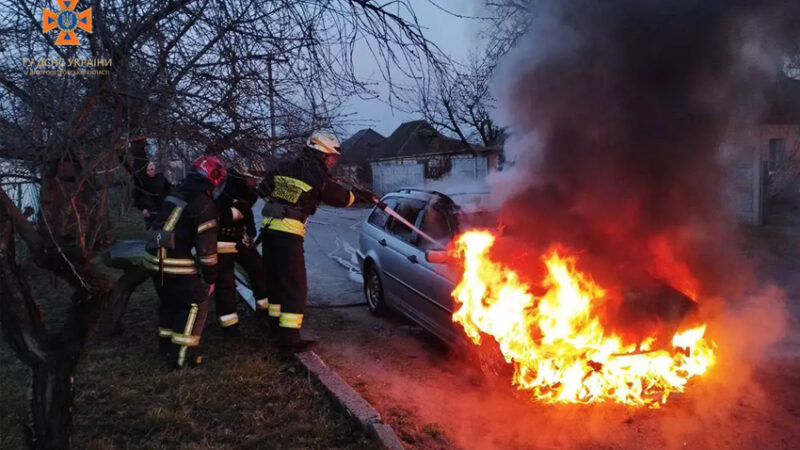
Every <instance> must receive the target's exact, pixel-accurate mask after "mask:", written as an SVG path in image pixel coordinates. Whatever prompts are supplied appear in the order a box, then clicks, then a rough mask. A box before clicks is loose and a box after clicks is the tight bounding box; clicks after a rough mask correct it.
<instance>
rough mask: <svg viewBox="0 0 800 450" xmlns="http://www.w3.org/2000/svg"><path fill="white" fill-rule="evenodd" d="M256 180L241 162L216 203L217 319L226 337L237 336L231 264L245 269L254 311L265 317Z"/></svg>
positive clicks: (237, 327) (231, 171) (265, 307)
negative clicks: (255, 215) (255, 214)
mask: <svg viewBox="0 0 800 450" xmlns="http://www.w3.org/2000/svg"><path fill="white" fill-rule="evenodd" d="M254 184H255V177H254V176H253V175H252V174H250V172H249V170H248V168H247V166H246V165H245V164H244V163H239V164H237V166H235V167H232V168H229V169H228V178H227V179H226V181H225V189H223V190H222V193H221V194H220V196H219V198H217V199H216V200H215V204H216V206H217V211H218V212H219V240H218V243H217V251H218V253H219V275H218V276H217V283H216V290H217V296H216V299H217V305H216V306H217V317H218V319H219V323H220V325H221V326H222V329H223V330H224V331H225V333H226V334H228V335H231V336H236V335H238V334H239V316H238V315H237V314H236V278H235V277H234V264H235V263H237V262H238V263H239V265H240V266H241V267H242V269H244V271H245V272H246V273H247V275H248V277H249V279H250V287H251V288H252V290H253V296H254V297H255V299H256V310H257V311H263V314H264V315H266V314H267V308H268V301H267V282H266V280H265V279H264V265H263V263H262V261H261V256H260V255H259V254H258V251H257V250H256V246H255V243H254V239H255V235H256V226H255V222H254V219H253V204H254V203H255V202H256V201H257V200H258V195H257V194H256V192H255V189H254V188H255V186H254Z"/></svg>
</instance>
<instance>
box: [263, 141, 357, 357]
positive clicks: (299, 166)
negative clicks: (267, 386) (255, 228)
mask: <svg viewBox="0 0 800 450" xmlns="http://www.w3.org/2000/svg"><path fill="white" fill-rule="evenodd" d="M340 155H341V153H339V140H338V139H337V138H336V136H334V135H333V134H331V133H328V132H324V131H317V132H315V133H313V134H312V135H311V137H309V138H308V140H307V142H306V145H305V147H304V148H303V150H302V151H301V154H300V155H299V156H298V157H296V158H292V159H288V160H284V161H281V162H279V163H278V164H277V167H275V169H274V170H272V171H270V172H269V173H268V174H267V176H266V177H265V178H264V180H263V181H262V182H261V184H260V185H259V187H258V194H259V195H260V196H262V197H264V200H265V203H264V209H263V210H262V215H263V216H264V219H263V221H262V223H261V233H262V239H263V243H262V253H261V254H262V257H263V258H264V267H265V268H266V270H267V272H266V273H267V285H268V288H269V296H268V297H269V307H268V310H269V316H270V325H271V326H270V328H271V329H272V330H276V333H277V335H278V346H279V348H280V349H281V350H282V351H284V352H291V353H294V352H302V351H305V350H307V349H308V348H309V347H311V346H312V345H313V344H314V341H312V340H304V339H301V338H300V328H301V327H302V325H303V312H304V310H305V306H306V295H307V280H306V267H305V258H304V255H303V238H304V236H305V234H306V221H307V220H308V218H309V216H311V215H312V214H314V212H315V211H316V210H317V207H318V206H319V204H320V202H324V203H326V204H328V205H331V206H336V207H348V206H350V205H352V204H353V202H354V201H355V195H354V194H353V192H352V191H350V190H348V189H346V188H344V187H343V186H341V185H340V184H338V183H337V182H335V181H334V180H333V179H332V178H331V175H330V170H331V168H333V166H335V165H336V163H337V161H338V160H339V156H340Z"/></svg>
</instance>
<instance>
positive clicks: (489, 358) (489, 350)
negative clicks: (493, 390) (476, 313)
mask: <svg viewBox="0 0 800 450" xmlns="http://www.w3.org/2000/svg"><path fill="white" fill-rule="evenodd" d="M476 359H477V362H478V365H479V366H480V368H481V372H482V373H483V376H484V378H485V379H486V380H487V381H488V382H489V383H490V384H496V383H501V384H509V381H510V380H511V378H512V376H513V375H514V368H513V366H512V365H511V364H509V363H507V362H506V360H505V358H504V357H503V353H502V352H501V351H500V345H499V344H498V343H497V341H495V340H494V338H492V337H491V336H489V335H486V334H484V335H482V339H481V345H479V346H478V349H477V355H476Z"/></svg>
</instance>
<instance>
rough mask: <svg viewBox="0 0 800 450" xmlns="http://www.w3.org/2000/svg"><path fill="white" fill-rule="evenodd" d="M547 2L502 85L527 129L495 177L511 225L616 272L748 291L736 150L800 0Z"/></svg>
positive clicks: (793, 27)
mask: <svg viewBox="0 0 800 450" xmlns="http://www.w3.org/2000/svg"><path fill="white" fill-rule="evenodd" d="M532 5H533V6H532V8H531V10H532V11H533V14H534V15H535V19H534V21H533V26H532V29H531V32H530V33H529V35H528V36H527V38H526V39H524V40H523V42H522V43H521V45H520V46H518V48H517V49H516V50H515V52H514V53H512V54H511V55H509V57H508V58H507V60H506V61H505V64H504V65H503V68H502V73H503V74H502V76H501V77H500V79H501V82H500V83H499V88H498V91H499V94H500V98H501V104H502V105H503V107H502V108H503V110H504V111H503V114H504V115H505V116H506V118H507V122H508V124H509V125H510V128H511V130H513V133H514V135H513V137H512V138H511V140H510V143H509V144H508V145H507V150H506V151H507V157H508V159H509V160H511V161H513V167H511V169H510V170H508V171H506V172H504V173H501V174H499V176H496V177H495V178H494V179H493V180H492V184H493V187H494V190H495V192H499V193H500V194H501V195H503V196H504V198H505V200H506V201H505V206H504V208H503V217H502V219H503V222H504V224H505V225H506V227H507V228H508V229H509V231H511V232H513V233H516V234H517V235H521V236H524V237H526V238H528V239H529V240H530V241H531V244H532V245H534V248H535V245H537V244H538V245H541V246H546V245H549V244H551V243H553V242H560V243H562V244H565V245H567V246H570V247H573V248H576V249H579V250H582V251H584V252H585V253H587V254H588V255H591V258H586V259H589V260H595V261H596V263H597V267H595V268H594V269H595V270H593V273H595V275H596V276H597V277H599V278H601V279H602V278H604V277H605V278H608V279H615V278H619V277H623V278H628V279H627V280H625V281H626V282H628V283H637V282H639V279H640V278H641V279H643V278H647V277H649V278H652V277H655V278H657V279H661V280H664V281H668V282H669V283H670V284H672V285H673V286H675V285H682V286H675V287H678V288H681V290H682V291H684V292H686V291H687V289H688V290H691V291H693V292H695V293H699V294H704V295H706V296H708V295H726V294H728V293H729V292H728V291H739V292H741V290H742V288H743V285H744V284H746V282H747V281H748V280H747V277H746V276H745V277H743V276H737V277H732V276H731V275H732V274H734V273H737V274H741V273H743V272H746V271H745V270H742V268H741V267H740V265H741V264H743V263H742V261H740V259H739V258H737V257H735V255H733V254H732V253H733V252H732V250H731V247H732V246H731V245H730V241H729V240H727V238H728V237H729V236H730V235H731V234H732V233H733V231H734V228H733V225H734V224H735V218H734V217H733V216H732V214H731V211H730V209H729V208H728V204H729V203H730V202H729V201H728V198H727V191H726V188H727V186H728V181H729V180H728V178H727V177H728V173H727V171H726V167H727V166H726V163H727V162H728V161H727V160H726V157H730V156H731V155H726V154H725V152H723V149H725V148H737V145H736V144H737V143H736V142H731V140H732V139H733V138H732V136H733V134H732V133H731V131H732V130H746V129H749V128H748V127H750V128H752V129H755V128H754V127H755V125H756V124H757V123H758V120H759V114H758V112H759V109H760V108H761V107H762V106H763V105H762V104H761V100H760V99H761V97H762V94H763V92H764V88H765V87H766V86H767V85H768V84H770V83H772V82H773V81H774V79H775V76H776V73H777V72H778V71H779V70H780V67H781V58H782V56H783V55H782V51H781V50H782V48H783V46H784V45H786V44H787V43H788V42H789V38H790V37H795V38H796V35H797V30H798V23H797V22H798V17H800V2H795V1H789V0H781V1H779V0H771V1H770V0H766V1H746V0H712V1H703V2H698V1H694V0H670V1H661V0H659V1H656V0H617V1H603V2H598V1H594V0H565V1H541V2H538V1H537V2H533V3H532ZM792 33H794V34H792ZM750 158H751V160H752V157H750ZM637 272H642V273H646V275H647V277H645V276H644V275H641V276H640V275H639V274H637ZM694 278H697V279H694ZM684 288H685V289H684ZM698 291H699V292H698Z"/></svg>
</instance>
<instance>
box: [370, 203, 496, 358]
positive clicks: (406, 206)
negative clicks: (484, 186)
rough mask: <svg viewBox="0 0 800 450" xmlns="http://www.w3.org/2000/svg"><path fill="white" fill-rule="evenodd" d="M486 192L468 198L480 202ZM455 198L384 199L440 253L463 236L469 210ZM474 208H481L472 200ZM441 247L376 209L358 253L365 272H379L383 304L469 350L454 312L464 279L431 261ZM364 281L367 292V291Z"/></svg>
mask: <svg viewBox="0 0 800 450" xmlns="http://www.w3.org/2000/svg"><path fill="white" fill-rule="evenodd" d="M481 195H482V194H481V193H471V194H465V196H464V199H465V200H467V196H469V197H475V198H479V197H480V196H481ZM484 195H485V194H484ZM459 197H461V195H453V196H452V198H451V197H450V196H447V195H444V194H441V193H438V192H433V191H422V190H417V189H401V190H399V191H396V192H392V193H389V194H387V195H386V196H384V197H383V201H384V202H386V204H387V205H388V206H389V207H391V208H392V209H394V210H395V211H397V212H398V213H400V214H401V215H403V217H404V218H405V219H407V220H408V221H409V222H411V223H413V224H414V225H415V226H416V227H418V228H421V229H422V230H423V231H424V232H426V233H427V234H429V235H431V236H433V237H434V238H436V239H437V240H438V241H439V242H440V243H441V246H440V248H445V247H446V246H447V244H448V243H449V242H450V240H452V238H453V237H454V236H456V235H457V234H458V233H459V232H460V231H464V230H463V228H464V224H460V223H459V215H460V214H459V213H462V212H464V211H465V210H464V208H462V207H461V206H460V205H458V204H457V203H456V201H454V200H453V198H456V199H457V198H459ZM469 203H470V204H476V203H475V201H474V198H469ZM432 249H436V246H434V245H433V244H430V243H429V242H427V241H426V240H424V239H422V238H421V237H420V236H418V235H417V233H416V232H413V231H412V230H410V229H409V228H408V227H407V226H405V225H403V224H402V223H401V222H400V221H398V220H395V219H394V218H392V217H391V216H388V215H387V214H386V213H385V212H383V211H381V210H380V209H377V208H376V209H373V211H372V213H371V214H370V216H369V217H368V219H367V220H366V221H365V222H364V223H363V224H362V228H361V236H360V242H359V251H358V252H357V256H358V260H359V264H360V266H361V273H362V274H364V275H365V277H366V274H367V273H368V272H367V271H368V270H374V271H376V272H377V273H378V275H379V277H380V281H381V285H382V287H383V299H384V302H385V304H386V306H388V307H389V308H391V309H392V310H395V311H398V312H400V313H402V314H403V315H405V316H407V317H409V318H410V319H411V320H413V321H414V322H416V323H418V324H419V325H421V326H422V327H424V328H425V329H427V330H428V331H430V332H431V333H433V334H434V335H436V336H437V337H438V338H440V339H441V340H443V341H445V342H446V343H447V344H449V345H451V346H453V347H461V348H464V349H466V348H468V345H469V344H468V343H467V342H466V340H465V337H464V333H463V331H461V329H460V326H458V325H457V324H455V323H453V321H452V315H453V312H454V310H455V305H454V301H453V298H452V297H451V292H452V291H453V289H454V288H455V286H456V284H457V283H458V280H459V274H458V273H457V268H455V267H452V266H450V265H447V264H437V263H432V262H429V261H428V260H427V259H426V251H427V250H432ZM366 283H367V280H366V279H365V287H366V286H367V284H366Z"/></svg>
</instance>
